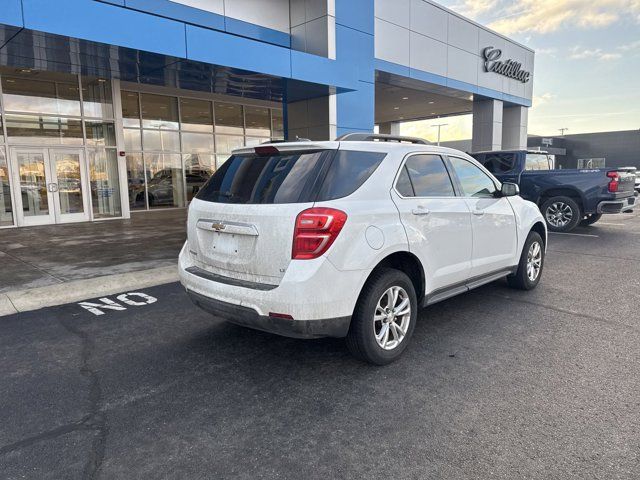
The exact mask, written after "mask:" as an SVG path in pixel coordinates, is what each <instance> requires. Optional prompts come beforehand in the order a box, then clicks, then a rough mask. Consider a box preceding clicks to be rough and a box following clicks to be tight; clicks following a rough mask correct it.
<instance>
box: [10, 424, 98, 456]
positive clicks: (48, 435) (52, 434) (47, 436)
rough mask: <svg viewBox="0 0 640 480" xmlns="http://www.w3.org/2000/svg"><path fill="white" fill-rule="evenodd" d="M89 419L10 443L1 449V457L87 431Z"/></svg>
mask: <svg viewBox="0 0 640 480" xmlns="http://www.w3.org/2000/svg"><path fill="white" fill-rule="evenodd" d="M87 419H88V417H84V418H83V419H82V420H80V421H78V422H73V423H69V424H67V425H61V426H59V427H56V428H53V429H51V430H47V431H46V432H42V433H39V434H37V435H33V436H31V437H27V438H24V439H22V440H18V441H17V442H14V443H10V444H8V445H5V446H3V447H0V455H5V454H7V453H11V452H14V451H16V450H20V449H22V448H25V447H30V446H31V445H34V444H36V443H38V442H42V441H44V440H51V439H53V438H56V437H59V436H61V435H66V434H67V433H71V432H75V431H78V430H86V429H87V426H86V425H85V421H86V420H87Z"/></svg>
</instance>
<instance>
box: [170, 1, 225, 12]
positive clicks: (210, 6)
mask: <svg viewBox="0 0 640 480" xmlns="http://www.w3.org/2000/svg"><path fill="white" fill-rule="evenodd" d="M171 1H172V2H173V3H181V4H182V5H187V6H188V7H194V8H199V9H200V10H205V11H207V12H212V13H217V14H218V15H224V0H171Z"/></svg>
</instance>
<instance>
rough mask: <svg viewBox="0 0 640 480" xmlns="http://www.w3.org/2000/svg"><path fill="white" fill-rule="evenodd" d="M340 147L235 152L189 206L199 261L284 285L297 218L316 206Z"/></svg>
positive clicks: (228, 274)
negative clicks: (323, 176) (321, 182)
mask: <svg viewBox="0 0 640 480" xmlns="http://www.w3.org/2000/svg"><path fill="white" fill-rule="evenodd" d="M256 151H258V152H260V153H256ZM241 152H245V151H241ZM334 153H335V150H334V149H325V148H320V147H316V148H314V147H313V146H312V145H310V146H308V147H304V149H301V150H297V151H291V150H289V151H282V152H279V151H278V150H277V149H276V148H275V147H263V148H261V147H257V148H256V149H250V150H247V151H246V152H245V153H240V154H234V155H232V156H231V157H230V158H229V159H228V160H227V161H226V162H225V163H224V164H223V165H222V166H221V167H220V168H219V169H218V171H217V172H216V173H215V174H214V175H213V176H212V177H211V179H210V180H209V181H208V182H207V183H206V184H205V185H204V186H203V187H202V189H201V190H200V191H199V192H198V194H197V196H196V198H195V199H194V200H193V202H192V203H191V205H190V207H189V221H188V237H189V250H190V252H191V255H192V258H193V260H194V263H195V264H196V265H197V266H198V267H200V268H202V269H204V270H206V271H208V272H211V273H215V274H218V275H223V276H226V277H231V278H236V279H241V280H247V281H251V282H258V283H265V284H271V285H278V284H279V283H280V280H281V279H282V277H283V275H284V272H285V271H286V269H287V266H288V265H289V262H290V261H291V247H292V241H293V230H294V224H295V219H296V217H297V215H298V213H300V212H301V211H302V210H304V209H306V208H310V207H312V206H313V200H314V198H313V197H314V192H316V191H317V185H316V184H317V183H318V181H319V178H320V177H321V174H322V172H323V170H324V169H325V168H326V167H327V165H328V163H330V161H331V159H332V158H333V155H334Z"/></svg>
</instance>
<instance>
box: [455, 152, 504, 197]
mask: <svg viewBox="0 0 640 480" xmlns="http://www.w3.org/2000/svg"><path fill="white" fill-rule="evenodd" d="M446 157H447V166H448V167H449V169H450V171H451V173H452V174H453V177H454V178H455V184H456V187H457V190H458V191H459V192H460V196H461V197H462V198H471V199H476V200H477V199H478V198H496V197H474V196H469V195H465V193H464V190H463V188H462V182H461V181H460V178H459V177H458V173H457V172H456V169H455V168H454V167H453V163H451V160H450V159H451V158H457V159H458V160H464V161H466V162H468V163H470V164H471V165H473V166H475V167H478V168H479V169H480V171H482V172H483V173H484V174H485V175H487V176H488V177H489V180H491V181H492V182H493V186H494V187H495V188H496V191H497V192H500V191H501V190H502V184H501V183H500V182H499V181H498V179H497V178H495V177H494V176H493V173H491V172H490V171H489V170H487V169H486V168H485V167H484V165H482V164H481V163H480V162H479V161H478V160H476V159H475V158H466V157H463V156H461V155H447V156H446Z"/></svg>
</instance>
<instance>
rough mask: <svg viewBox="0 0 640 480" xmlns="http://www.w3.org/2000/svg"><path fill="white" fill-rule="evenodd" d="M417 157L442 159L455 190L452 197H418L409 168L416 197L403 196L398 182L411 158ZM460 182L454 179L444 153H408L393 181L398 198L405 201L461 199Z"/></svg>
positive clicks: (410, 181)
mask: <svg viewBox="0 0 640 480" xmlns="http://www.w3.org/2000/svg"><path fill="white" fill-rule="evenodd" d="M415 155H431V156H436V157H440V160H441V161H442V164H443V165H444V169H445V170H446V172H447V174H448V175H449V181H450V182H451V188H453V196H451V195H444V196H443V195H439V196H428V197H419V196H417V195H415V192H416V190H415V188H414V187H413V180H411V175H409V169H408V168H407V169H406V171H407V175H408V176H409V183H411V189H412V190H413V193H414V196H413V197H405V196H404V195H402V194H401V193H400V191H399V190H398V180H400V175H401V174H402V170H403V169H405V167H406V164H407V161H408V160H409V158H411V157H413V156H415ZM457 182H458V180H457V178H455V179H454V177H453V175H452V171H451V164H450V163H449V161H448V159H447V155H445V154H444V153H439V152H411V153H408V154H407V155H405V157H404V158H403V159H402V163H401V164H400V168H399V169H398V171H397V172H396V176H395V178H394V179H393V188H392V190H393V191H394V192H395V193H396V195H398V197H400V198H401V199H403V200H411V199H414V198H415V199H430V198H437V199H441V198H457V197H461V196H462V195H461V193H462V190H460V189H459V187H458V183H457Z"/></svg>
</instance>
